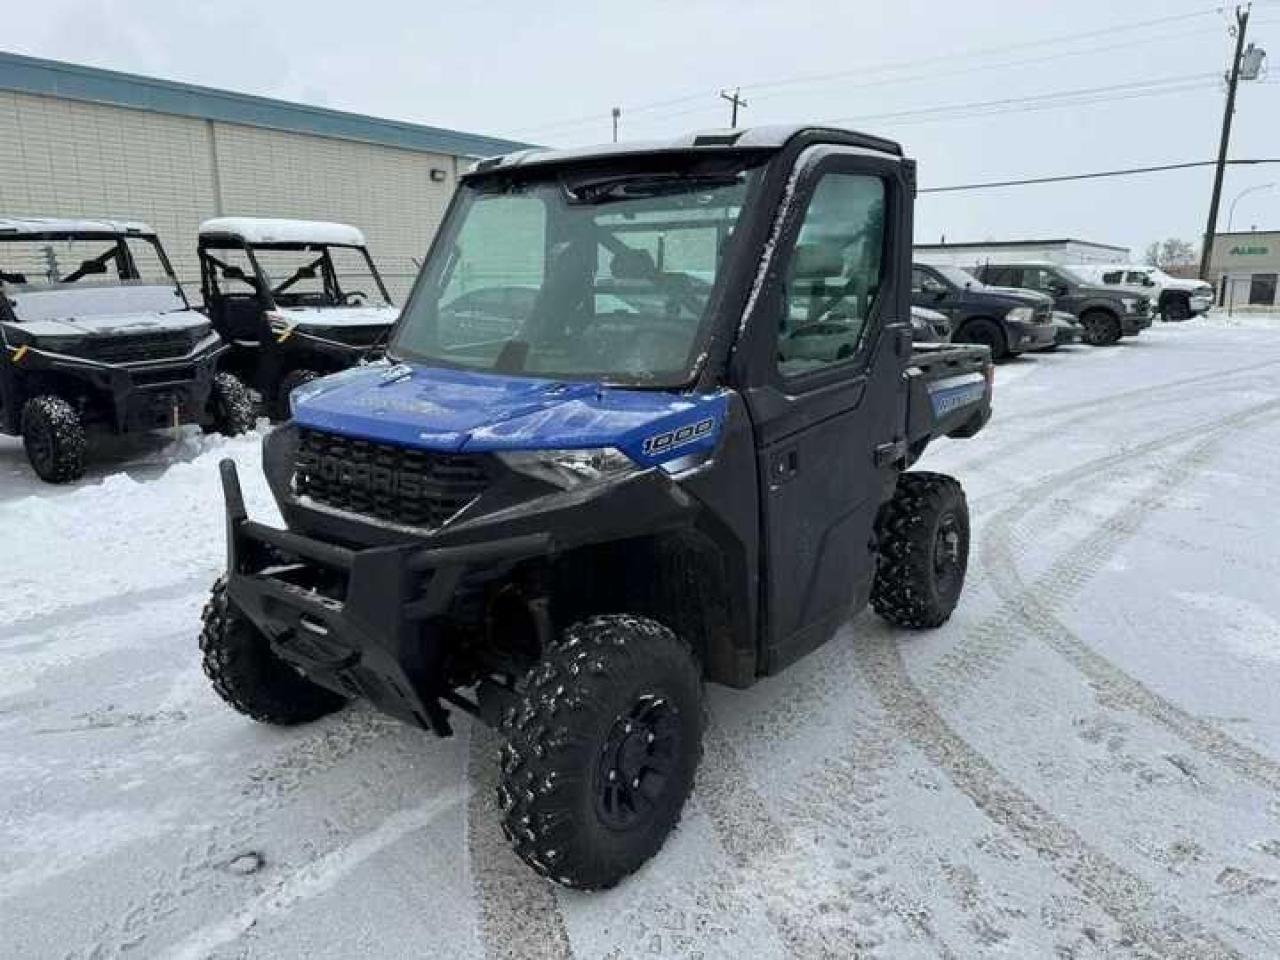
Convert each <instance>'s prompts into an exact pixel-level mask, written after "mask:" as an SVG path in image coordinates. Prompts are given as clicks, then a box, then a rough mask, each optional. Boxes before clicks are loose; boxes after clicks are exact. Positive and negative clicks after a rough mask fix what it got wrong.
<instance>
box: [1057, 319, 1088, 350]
mask: <svg viewBox="0 0 1280 960" xmlns="http://www.w3.org/2000/svg"><path fill="white" fill-rule="evenodd" d="M1052 326H1053V334H1054V341H1053V342H1054V343H1055V344H1057V345H1058V346H1064V345H1067V344H1072V343H1080V342H1081V341H1082V340H1083V339H1084V328H1082V327H1081V326H1080V324H1079V323H1078V322H1075V321H1067V320H1058V319H1055V320H1054V321H1053V323H1052Z"/></svg>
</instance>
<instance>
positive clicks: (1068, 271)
mask: <svg viewBox="0 0 1280 960" xmlns="http://www.w3.org/2000/svg"><path fill="white" fill-rule="evenodd" d="M973 273H974V275H975V276H976V277H977V278H978V279H979V280H981V281H982V282H983V283H986V284H990V285H991V286H997V287H1019V288H1021V289H1024V290H1034V291H1036V292H1038V293H1045V294H1048V295H1049V296H1051V297H1053V301H1054V306H1055V307H1056V309H1058V310H1062V311H1065V312H1067V313H1071V314H1075V315H1076V316H1077V317H1079V318H1080V325H1081V326H1082V327H1083V328H1084V339H1085V341H1086V342H1087V343H1089V344H1091V345H1093V346H1097V347H1105V346H1111V345H1112V344H1115V343H1118V342H1119V340H1120V338H1121V337H1136V336H1137V335H1138V334H1139V333H1141V332H1142V331H1143V330H1145V329H1147V328H1148V327H1149V326H1151V299H1150V297H1148V296H1146V295H1145V294H1142V293H1138V292H1137V291H1133V290H1126V289H1122V288H1116V287H1107V286H1105V285H1103V284H1101V283H1098V282H1095V281H1093V280H1091V279H1090V278H1089V277H1087V276H1084V275H1082V274H1079V273H1076V272H1075V271H1074V270H1073V269H1072V268H1071V267H1064V266H1062V265H1061V264H1057V263H1035V262H1032V263H1000V264H996V263H986V264H982V265H981V266H978V267H975V268H974V270H973Z"/></svg>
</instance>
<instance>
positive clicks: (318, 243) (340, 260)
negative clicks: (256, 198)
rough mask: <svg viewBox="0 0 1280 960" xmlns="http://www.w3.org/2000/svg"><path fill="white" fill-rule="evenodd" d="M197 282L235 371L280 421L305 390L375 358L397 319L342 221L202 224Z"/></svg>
mask: <svg viewBox="0 0 1280 960" xmlns="http://www.w3.org/2000/svg"><path fill="white" fill-rule="evenodd" d="M199 248H200V279H201V289H202V291H203V293H204V303H205V308H206V309H207V310H208V311H209V316H210V317H211V318H212V319H213V324H214V327H216V328H217V330H218V332H219V333H221V334H222V335H223V336H224V337H225V338H226V339H227V340H229V341H230V342H231V344H232V353H231V369H233V370H235V371H236V372H237V373H238V374H239V375H240V376H241V377H242V378H243V379H244V381H245V382H246V383H248V384H250V385H251V386H252V387H253V388H254V389H255V390H257V391H258V392H259V393H260V394H261V395H262V397H263V399H264V400H265V401H266V404H267V408H268V410H269V411H271V412H272V413H273V414H274V415H275V416H277V417H280V418H283V417H286V416H288V413H289V393H290V392H291V391H292V390H293V388H294V387H296V386H298V385H299V384H302V383H306V382H307V381H308V380H314V379H315V378H316V377H318V376H323V375H324V374H326V373H334V372H336V371H338V370H345V369H346V368H347V367H350V366H353V365H355V364H357V363H360V362H361V361H363V360H367V359H371V358H372V357H374V356H376V355H377V354H378V352H379V351H380V349H381V347H382V345H383V344H384V343H385V342H386V338H387V335H388V334H389V333H390V331H391V325H392V324H393V323H394V322H395V319H396V314H397V313H398V312H399V311H398V310H397V309H396V308H395V307H394V306H393V305H392V303H391V297H390V295H389V294H388V293H387V288H386V286H385V285H384V284H383V282H382V277H381V275H380V274H379V273H378V268H377V267H375V266H374V264H373V258H372V257H370V256H369V251H368V249H367V248H366V246H365V242H364V234H362V233H361V232H360V231H359V230H357V229H356V228H355V227H349V226H347V225H346V224H342V223H317V222H312V221H309V220H268V219H262V218H255V217H220V218H218V219H216V220H206V221H205V222H204V223H202V224H201V225H200V244H199Z"/></svg>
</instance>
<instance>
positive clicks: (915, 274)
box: [911, 263, 1057, 360]
mask: <svg viewBox="0 0 1280 960" xmlns="http://www.w3.org/2000/svg"><path fill="white" fill-rule="evenodd" d="M911 302H912V303H913V304H915V305H916V306H920V307H928V308H929V309H930V310H937V311H938V312H939V313H945V314H946V315H947V317H948V318H949V319H950V320H951V342H952V343H980V344H982V345H983V346H985V347H988V348H989V349H990V350H991V356H992V357H993V358H995V359H996V360H1002V359H1004V358H1005V357H1008V356H1010V355H1012V354H1017V353H1026V352H1028V351H1032V350H1044V349H1046V348H1048V347H1050V346H1052V345H1053V344H1054V342H1055V340H1056V338H1057V330H1056V328H1055V327H1054V325H1053V321H1052V314H1053V300H1052V299H1050V298H1049V297H1045V296H1043V295H1041V294H1037V293H1033V292H1032V291H1030V290H995V289H992V288H991V287H988V286H987V285H986V284H984V283H983V282H982V281H981V280H978V279H977V278H976V277H974V276H973V275H972V274H969V273H966V272H965V271H963V270H961V269H960V268H959V267H946V266H934V265H931V264H925V263H916V264H913V265H912V268H911Z"/></svg>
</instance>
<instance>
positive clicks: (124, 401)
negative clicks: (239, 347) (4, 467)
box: [0, 218, 254, 483]
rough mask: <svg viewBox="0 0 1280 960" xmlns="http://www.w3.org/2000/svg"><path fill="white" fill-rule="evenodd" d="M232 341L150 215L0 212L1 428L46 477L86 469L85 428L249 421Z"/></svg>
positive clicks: (245, 424)
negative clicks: (1, 215)
mask: <svg viewBox="0 0 1280 960" xmlns="http://www.w3.org/2000/svg"><path fill="white" fill-rule="evenodd" d="M226 350H227V345H226V344H225V343H224V342H223V341H222V340H221V339H220V338H219V337H218V335H217V334H216V333H214V332H213V330H212V329H210V326H209V320H208V318H206V317H205V316H203V315H202V314H200V313H198V312H196V311H195V310H193V309H191V307H190V305H189V304H188V303H187V299H186V296H185V295H184V294H183V292H182V286H181V285H180V284H179V283H178V280H177V278H176V277H175V276H174V273H173V268H172V267H171V266H170V265H169V258H168V257H167V256H165V252H164V249H163V248H162V247H161V246H160V241H159V240H158V239H157V238H156V235H155V232H154V231H153V230H152V229H151V228H150V227H148V226H147V225H146V224H145V223H134V222H123V221H116V220H54V219H35V218H15V219H0V431H3V432H4V433H8V434H11V435H17V436H21V437H22V439H23V444H24V446H25V447H26V452H27V458H28V459H29V460H30V461H31V466H32V467H33V468H34V469H35V471H36V473H37V474H38V475H39V477H40V479H42V480H45V481H47V482H49V483H68V482H70V481H72V480H75V479H76V478H78V477H79V476H81V475H82V474H83V473H84V466H85V450H86V447H87V439H88V433H89V432H90V431H105V432H107V433H116V434H120V433H126V432H133V431H141V430H152V429H155V428H158V427H168V426H177V425H179V424H184V423H198V424H200V425H202V426H204V427H206V428H208V429H215V430H218V431H220V432H222V433H226V434H236V433H242V432H244V431H245V430H249V429H251V428H252V427H253V422H254V418H253V403H252V399H251V397H250V394H249V391H248V390H247V389H245V387H244V385H243V384H241V383H240V381H239V380H237V379H236V378H235V377H234V376H232V375H231V374H230V373H225V372H222V373H220V372H218V363H219V360H220V358H221V357H222V355H223V354H224V353H225V352H226Z"/></svg>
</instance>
